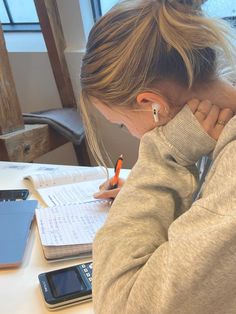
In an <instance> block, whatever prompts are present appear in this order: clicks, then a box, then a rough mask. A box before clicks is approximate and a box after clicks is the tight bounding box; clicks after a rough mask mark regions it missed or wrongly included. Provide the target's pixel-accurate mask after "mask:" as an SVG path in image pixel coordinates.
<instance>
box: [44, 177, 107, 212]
mask: <svg viewBox="0 0 236 314" xmlns="http://www.w3.org/2000/svg"><path fill="white" fill-rule="evenodd" d="M103 182H104V180H94V181H85V182H79V183H73V184H66V185H58V186H52V187H48V188H43V189H38V193H39V194H40V196H41V197H42V199H43V200H44V202H45V203H46V204H47V205H48V206H49V207H52V206H57V205H66V204H82V203H87V202H94V201H96V200H95V199H94V197H93V194H94V193H95V192H97V191H98V189H99V185H101V184H102V183H103Z"/></svg>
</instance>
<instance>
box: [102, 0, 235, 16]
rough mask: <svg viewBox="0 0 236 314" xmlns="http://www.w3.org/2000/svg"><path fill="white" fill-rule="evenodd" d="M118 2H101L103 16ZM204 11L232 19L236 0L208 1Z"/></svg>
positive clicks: (113, 0)
mask: <svg viewBox="0 0 236 314" xmlns="http://www.w3.org/2000/svg"><path fill="white" fill-rule="evenodd" d="M117 2H118V0H100V3H101V10H102V14H105V13H106V12H107V11H108V10H109V9H110V8H111V7H112V6H113V5H114V4H116V3H117ZM203 10H204V11H206V12H207V14H208V15H210V16H216V17H232V16H236V1H235V0H208V1H206V2H205V3H204V5H203Z"/></svg>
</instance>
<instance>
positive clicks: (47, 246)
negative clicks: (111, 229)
mask: <svg viewBox="0 0 236 314" xmlns="http://www.w3.org/2000/svg"><path fill="white" fill-rule="evenodd" d="M109 207H110V205H109V203H108V202H107V201H102V202H101V201H99V202H92V203H84V204H76V205H73V204H72V205H60V206H54V207H48V208H38V209H37V210H36V219H37V224H38V229H39V234H40V238H41V242H42V247H43V252H44V255H45V258H46V259H48V260H53V259H56V260H57V259H64V258H69V257H85V256H91V253H92V243H93V239H94V236H95V233H96V232H97V231H98V229H99V228H101V227H102V225H103V224H104V222H105V219H106V217H107V213H108V210H109Z"/></svg>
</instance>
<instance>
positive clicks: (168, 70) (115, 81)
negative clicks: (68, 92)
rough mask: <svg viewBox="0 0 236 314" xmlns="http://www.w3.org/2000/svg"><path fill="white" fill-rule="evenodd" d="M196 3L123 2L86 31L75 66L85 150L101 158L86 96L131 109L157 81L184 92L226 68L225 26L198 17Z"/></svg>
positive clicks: (230, 57)
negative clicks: (177, 86) (78, 73)
mask: <svg viewBox="0 0 236 314" xmlns="http://www.w3.org/2000/svg"><path fill="white" fill-rule="evenodd" d="M202 2H203V1H200V0H195V1H194V0H178V1H177V0H126V1H121V2H119V3H118V4H117V5H116V6H114V7H113V9H112V10H110V11H109V12H108V13H107V14H106V15H104V16H103V17H102V18H101V19H100V20H99V21H98V22H97V23H96V24H95V25H94V27H93V28H92V30H91V32H90V35H89V38H88V43H87V47H86V53H85V56H84V58H83V62H82V68H81V87H82V92H81V97H80V106H81V111H82V116H83V118H84V123H85V127H86V133H87V139H88V143H89V146H90V148H91V150H92V152H93V154H94V156H95V159H96V160H97V162H99V163H103V157H102V154H101V152H100V150H99V144H98V142H97V141H96V139H95V136H94V131H93V126H92V125H91V122H90V117H89V115H88V111H87V110H88V108H89V107H90V106H91V101H90V97H91V96H92V97H95V98H96V99H98V100H100V101H102V102H103V103H104V104H107V105H108V106H130V107H131V106H133V105H134V104H135V103H136V97H137V95H138V94H139V93H140V92H141V91H144V90H155V89H154V86H155V84H156V83H158V81H162V80H172V81H176V82H178V83H179V84H181V85H182V86H184V87H186V88H192V87H194V86H195V85H196V84H203V83H206V82H208V81H209V80H213V79H215V78H216V77H217V76H219V74H220V72H221V71H222V69H223V70H224V69H226V68H227V69H230V70H232V64H233V61H234V52H233V51H234V49H233V45H232V43H231V32H230V29H229V26H228V25H226V24H225V23H224V22H223V21H222V20H219V19H217V20H216V19H213V18H209V17H207V16H204V14H203V12H202V10H201V4H202Z"/></svg>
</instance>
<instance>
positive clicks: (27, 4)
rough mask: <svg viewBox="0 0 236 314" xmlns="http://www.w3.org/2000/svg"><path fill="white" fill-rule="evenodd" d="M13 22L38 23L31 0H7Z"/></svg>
mask: <svg viewBox="0 0 236 314" xmlns="http://www.w3.org/2000/svg"><path fill="white" fill-rule="evenodd" d="M7 2H8V6H9V9H10V11H11V15H12V18H13V21H14V23H38V16H37V13H36V9H35V6H34V1H33V0H8V1H7Z"/></svg>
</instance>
